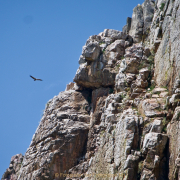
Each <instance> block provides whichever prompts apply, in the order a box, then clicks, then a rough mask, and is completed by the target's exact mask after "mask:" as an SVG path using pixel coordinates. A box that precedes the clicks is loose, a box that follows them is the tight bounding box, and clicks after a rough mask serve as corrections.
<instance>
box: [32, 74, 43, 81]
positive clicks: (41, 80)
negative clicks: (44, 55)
mask: <svg viewBox="0 0 180 180" xmlns="http://www.w3.org/2000/svg"><path fill="white" fill-rule="evenodd" d="M30 77H31V78H33V79H34V81H42V79H36V78H35V77H33V76H31V75H30Z"/></svg>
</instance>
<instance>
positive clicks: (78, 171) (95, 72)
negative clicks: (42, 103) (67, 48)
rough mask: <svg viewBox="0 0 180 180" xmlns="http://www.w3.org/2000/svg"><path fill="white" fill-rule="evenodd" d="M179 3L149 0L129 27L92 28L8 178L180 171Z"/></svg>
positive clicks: (144, 177) (144, 179)
mask: <svg viewBox="0 0 180 180" xmlns="http://www.w3.org/2000/svg"><path fill="white" fill-rule="evenodd" d="M179 4H180V2H179V0H156V1H155V2H154V1H153V0H145V2H144V3H143V4H142V5H138V6H137V7H135V8H134V10H133V16H132V18H128V19H127V25H126V26H125V27H124V28H123V32H121V31H117V30H112V29H105V30H104V32H102V33H100V34H99V35H94V36H90V37H89V39H88V40H87V42H86V44H85V46H84V47H83V50H82V55H81V56H80V59H79V64H80V66H79V69H78V70H77V72H76V75H75V77H74V82H75V83H70V84H68V85H67V87H66V90H65V91H64V92H61V93H60V94H59V95H58V96H55V97H54V98H53V99H51V100H50V101H49V102H48V103H47V105H46V109H45V112H44V115H43V117H42V119H41V122H40V124H39V126H38V128H37V130H36V132H35V134H34V136H33V139H32V142H31V144H30V147H29V148H28V150H27V152H26V154H25V156H24V158H23V157H22V155H16V156H14V157H12V160H11V163H10V166H9V168H8V169H7V170H6V172H5V174H4V175H3V178H2V180H5V179H6V180H8V179H13V180H15V179H18V180H45V179H46V180H52V179H55V180H65V179H66V180H80V179H84V180H100V179H103V180H104V179H109V180H118V179H119V180H149V179H151V180H166V179H167V180H168V179H169V180H178V179H180V150H179V149H180V135H179V126H180V124H179V118H180V107H179V105H180V78H179V65H178V63H179V59H180V57H179V51H178V50H179V49H178V48H179V46H178V44H179V27H180V22H179V16H180V7H179ZM22 159H23V161H22ZM21 162H22V164H21Z"/></svg>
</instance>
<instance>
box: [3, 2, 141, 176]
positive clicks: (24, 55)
mask: <svg viewBox="0 0 180 180" xmlns="http://www.w3.org/2000/svg"><path fill="white" fill-rule="evenodd" d="M143 2H144V0H126V1H124V0H0V23H1V28H0V81H1V86H0V87H1V88H0V96H1V100H0V112H1V113H0V127H1V130H0V137H1V138H0V160H1V163H0V178H1V177H2V175H3V173H4V172H5V170H6V168H8V166H9V163H10V159H11V157H12V156H13V155H15V154H18V153H22V154H23V155H24V154H25V152H26V150H27V148H28V147H29V144H30V142H31V139H32V136H33V134H34V132H35V130H36V128H37V127H38V124H39V122H40V119H41V117H42V114H43V110H44V109H45V105H46V103H47V101H48V100H49V99H51V98H53V97H54V96H55V95H57V94H59V92H61V91H64V90H65V88H66V85H67V84H68V83H69V82H72V81H73V77H74V75H75V73H76V70H77V68H78V66H79V65H78V59H79V56H80V55H81V52H82V46H83V45H84V44H85V42H86V40H87V39H88V37H89V36H91V35H94V34H99V33H100V32H102V31H104V29H116V30H120V31H121V30H122V27H123V26H124V25H125V24H126V18H127V17H128V16H129V17H131V16H132V12H133V8H134V7H135V6H136V5H137V4H142V3H143ZM29 75H33V76H35V77H37V78H42V79H43V81H42V82H34V81H33V80H32V79H31V78H30V77H29Z"/></svg>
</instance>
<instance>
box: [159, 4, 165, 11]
mask: <svg viewBox="0 0 180 180" xmlns="http://www.w3.org/2000/svg"><path fill="white" fill-rule="evenodd" d="M164 6H165V3H161V7H160V8H159V9H160V10H161V11H163V9H164Z"/></svg>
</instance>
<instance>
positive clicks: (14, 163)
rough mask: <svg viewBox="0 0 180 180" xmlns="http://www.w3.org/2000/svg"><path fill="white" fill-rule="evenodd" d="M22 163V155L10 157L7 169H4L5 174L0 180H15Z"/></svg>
mask: <svg viewBox="0 0 180 180" xmlns="http://www.w3.org/2000/svg"><path fill="white" fill-rule="evenodd" d="M22 161H23V155H22V154H16V155H15V156H12V158H11V162H10V165H9V168H8V169H6V172H5V173H4V174H3V176H2V179H1V180H17V178H18V174H19V172H20V169H21V164H22Z"/></svg>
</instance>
